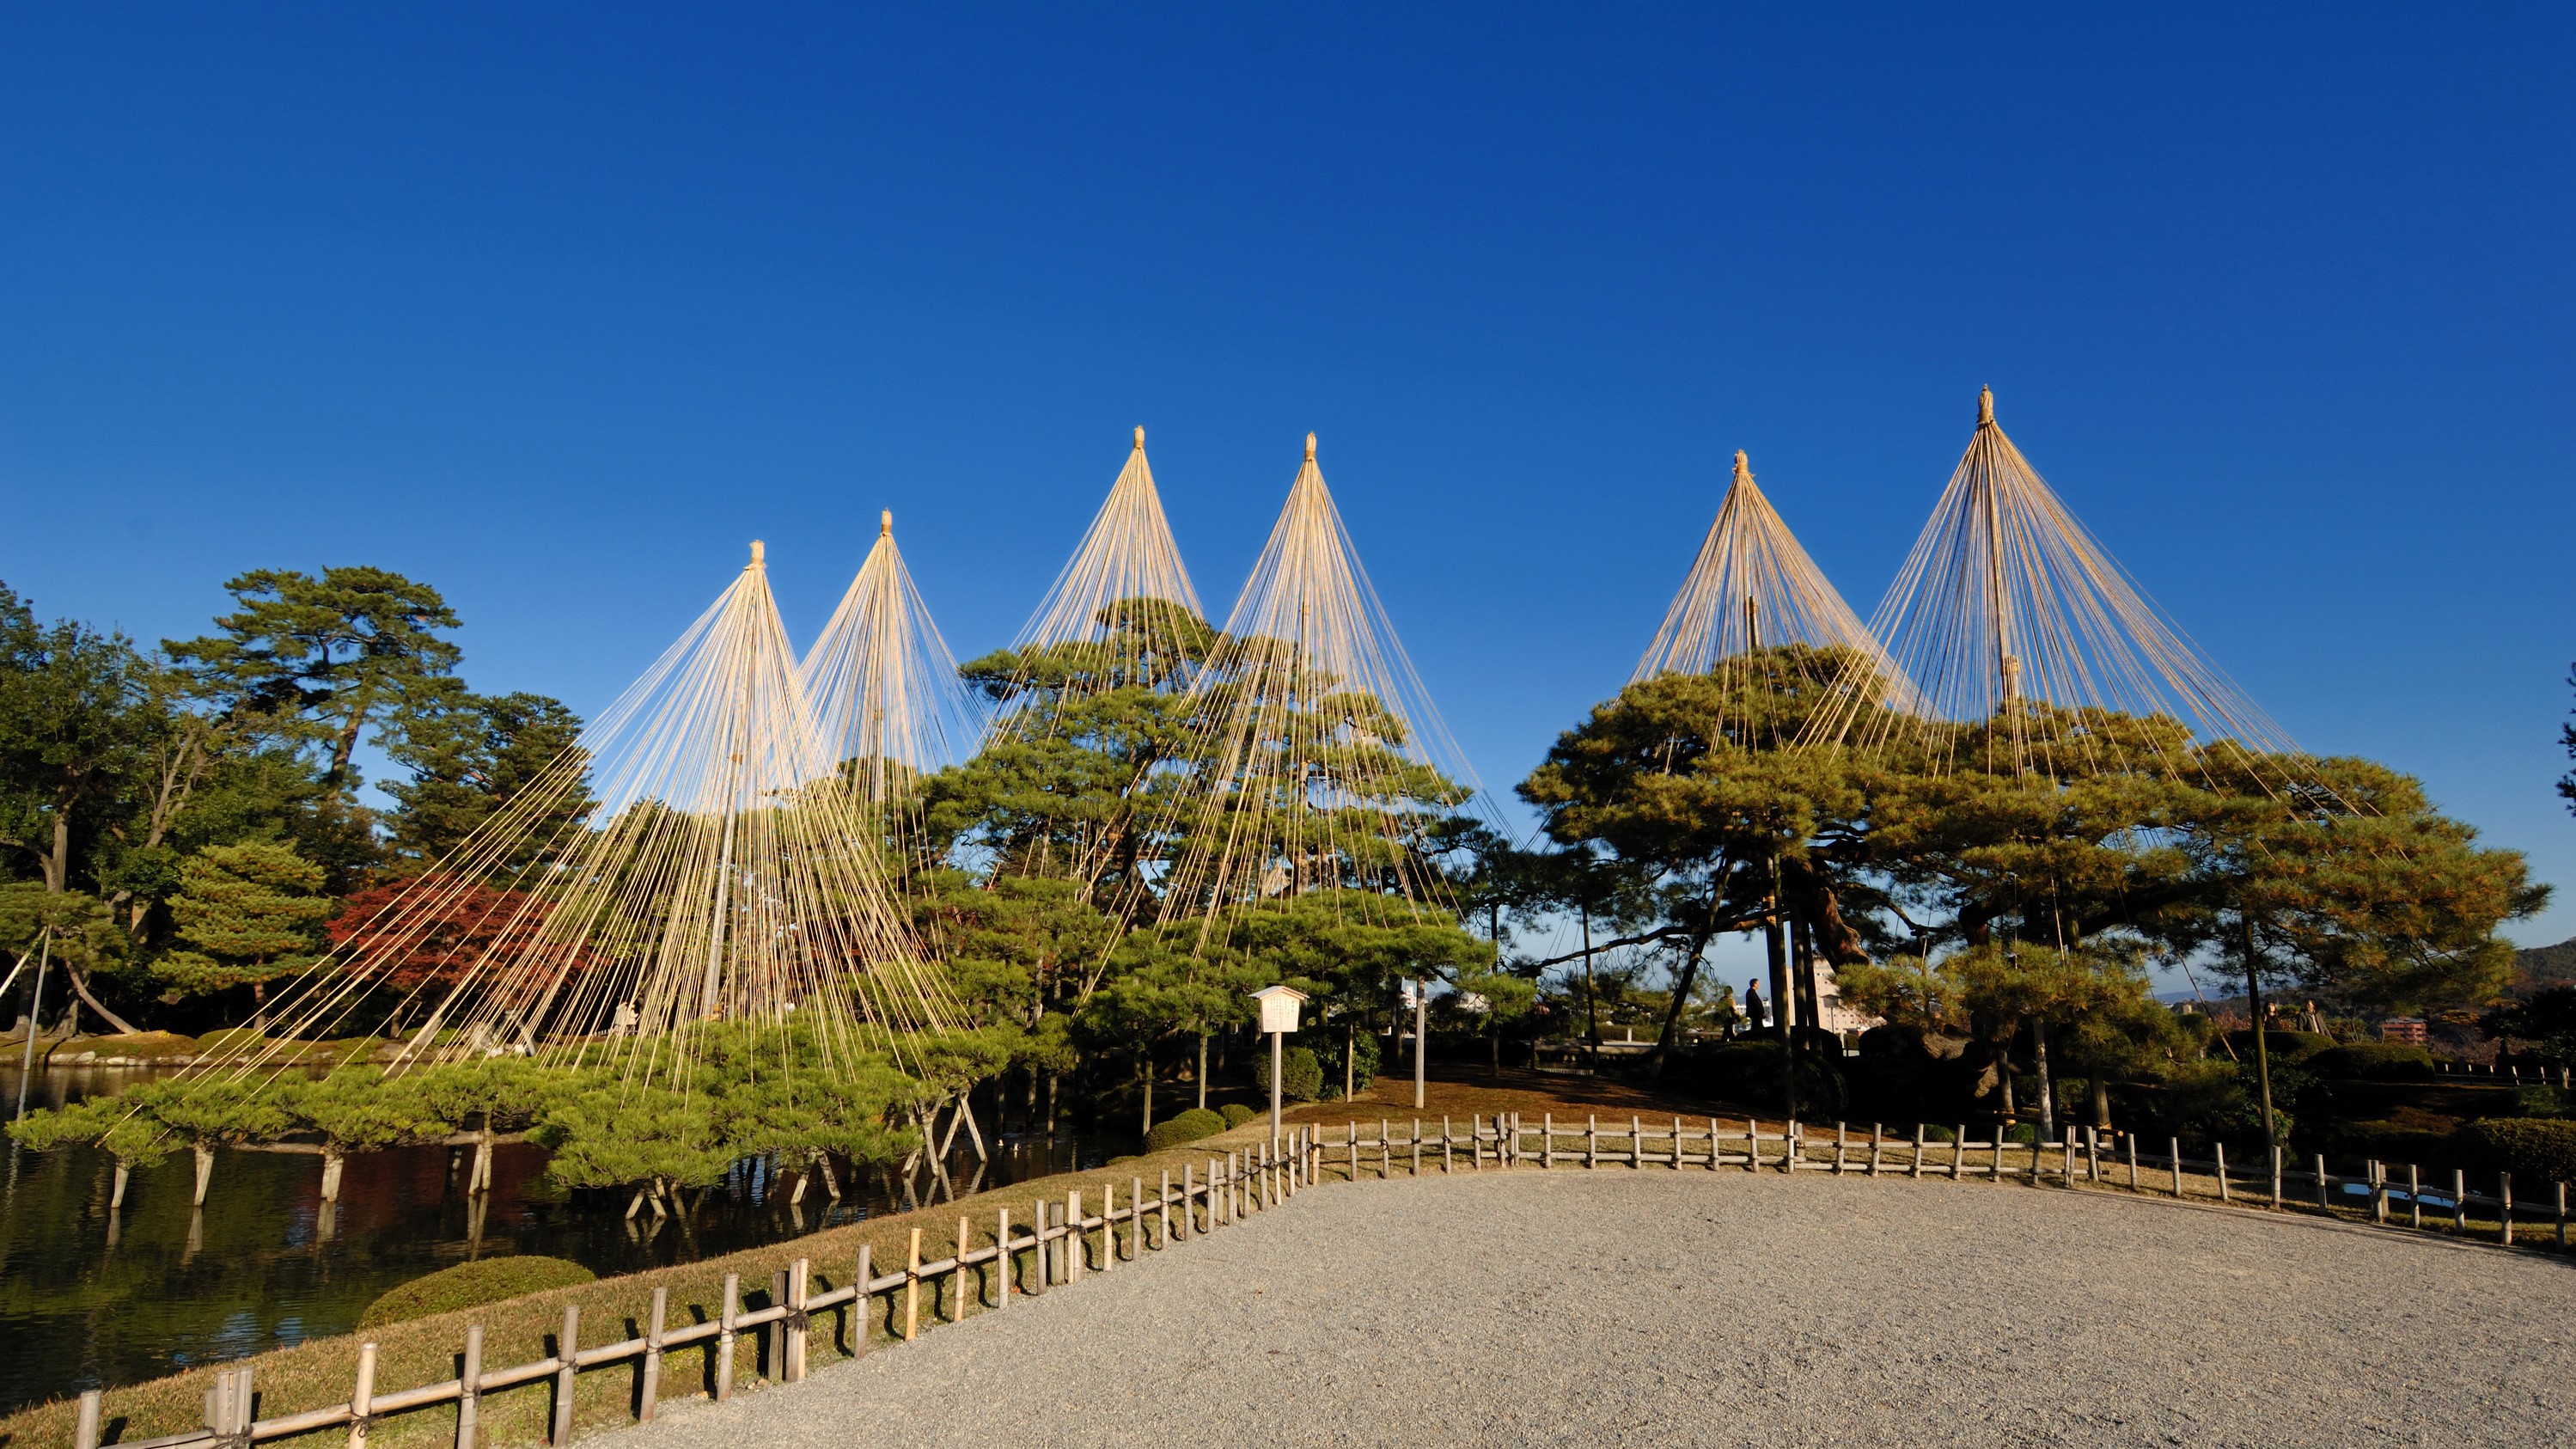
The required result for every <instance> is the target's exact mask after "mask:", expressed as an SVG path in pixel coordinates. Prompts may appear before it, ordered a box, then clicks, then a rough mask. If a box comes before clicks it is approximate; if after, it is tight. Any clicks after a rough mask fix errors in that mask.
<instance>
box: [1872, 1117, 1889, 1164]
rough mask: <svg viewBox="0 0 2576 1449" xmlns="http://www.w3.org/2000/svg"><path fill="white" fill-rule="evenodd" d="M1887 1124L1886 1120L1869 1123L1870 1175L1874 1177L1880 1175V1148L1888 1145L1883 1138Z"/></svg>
mask: <svg viewBox="0 0 2576 1449" xmlns="http://www.w3.org/2000/svg"><path fill="white" fill-rule="evenodd" d="M1886 1125H1887V1124H1886V1123H1884V1122H1872V1123H1870V1124H1869V1175H1870V1176H1872V1177H1876V1176H1878V1154H1879V1151H1880V1149H1881V1148H1882V1147H1884V1146H1885V1145H1886V1144H1885V1142H1884V1140H1883V1137H1884V1133H1883V1130H1882V1129H1884V1128H1885V1127H1886Z"/></svg>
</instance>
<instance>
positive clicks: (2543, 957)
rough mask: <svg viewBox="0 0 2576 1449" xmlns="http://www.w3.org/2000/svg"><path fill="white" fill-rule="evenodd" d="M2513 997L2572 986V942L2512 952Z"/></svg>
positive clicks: (2575, 967) (2575, 979)
mask: <svg viewBox="0 0 2576 1449" xmlns="http://www.w3.org/2000/svg"><path fill="white" fill-rule="evenodd" d="M2513 974H2514V978H2515V979H2514V994H2515V995H2517V996H2519V995H2521V994H2523V993H2524V992H2528V991H2537V990H2539V989H2540V988H2541V987H2543V986H2565V985H2569V984H2576V940H2570V941H2561V942H2559V943H2558V944H2557V945H2555V946H2534V947H2532V948H2531V949H2530V950H2528V951H2516V952H2514V953H2513Z"/></svg>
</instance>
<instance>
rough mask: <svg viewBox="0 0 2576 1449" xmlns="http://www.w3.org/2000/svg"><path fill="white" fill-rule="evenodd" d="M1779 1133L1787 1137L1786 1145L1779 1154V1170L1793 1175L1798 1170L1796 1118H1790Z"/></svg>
mask: <svg viewBox="0 0 2576 1449" xmlns="http://www.w3.org/2000/svg"><path fill="white" fill-rule="evenodd" d="M1780 1135H1781V1136H1782V1137H1783V1138H1785V1139H1787V1147H1786V1149H1785V1150H1784V1151H1782V1152H1781V1154H1780V1170H1781V1171H1782V1172H1784V1173H1789V1174H1793V1175H1794V1174H1795V1173H1796V1172H1797V1170H1798V1119H1797V1118H1795V1117H1792V1118H1790V1119H1789V1125H1788V1126H1787V1127H1786V1128H1785V1129H1783V1130H1782V1132H1781V1134H1780Z"/></svg>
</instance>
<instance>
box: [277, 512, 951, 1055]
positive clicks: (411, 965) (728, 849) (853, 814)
mask: <svg viewBox="0 0 2576 1449" xmlns="http://www.w3.org/2000/svg"><path fill="white" fill-rule="evenodd" d="M839 763H840V759H839V756H838V755H837V753H836V752H835V751H834V750H833V749H831V748H830V747H829V746H827V744H826V743H825V741H824V739H823V737H822V735H821V734H820V732H819V731H818V730H817V728H816V726H815V722H814V715H813V711H812V710H811V709H810V708H809V707H808V704H807V701H806V697H805V692H804V689H803V688H802V685H801V683H800V680H799V678H798V674H797V666H796V658H795V655H794V653H793V652H792V651H791V650H790V649H789V647H788V642H787V635H786V631H785V629H784V628H783V627H782V626H781V625H780V623H779V619H778V611H777V606H776V603H775V601H774V600H773V599H772V597H771V595H770V590H769V579H768V572H767V569H766V566H765V563H764V560H763V556H762V550H761V546H760V545H759V544H757V543H755V544H753V545H752V546H751V561H750V563H749V565H748V566H747V567H745V568H744V569H743V571H742V573H741V574H740V575H739V576H738V577H736V578H735V580H734V582H733V584H732V585H731V586H730V587H729V588H727V589H726V590H725V591H724V593H723V594H722V595H721V596H720V597H719V598H717V600H716V601H715V603H714V604H713V605H712V606H711V607H710V608H708V609H707V611H706V612H705V613H704V614H702V615H700V616H699V617H698V619H697V620H696V622H694V623H692V624H691V625H690V626H689V627H688V629H687V631H686V632H685V633H683V634H682V635H681V637H680V638H679V640H678V641H677V642H676V643H674V644H673V645H672V646H671V647H670V649H669V650H668V651H666V652H665V653H664V654H663V656H662V657H661V658H660V659H659V660H658V661H656V662H655V663H654V665H653V667H652V668H651V669H650V670H648V671H646V673H645V675H644V676H643V678H642V679H640V680H638V681H637V682H636V683H635V684H634V685H633V686H632V687H631V688H629V689H628V691H627V692H626V694H625V695H624V696H622V697H621V698H620V699H619V700H618V701H617V702H616V703H615V704H613V705H611V706H610V707H609V708H608V709H607V710H606V711H605V712H603V713H602V714H601V715H600V717H599V718H598V720H596V721H595V722H594V723H593V724H592V725H591V726H590V728H589V729H587V730H585V731H584V732H583V735H582V740H581V743H580V744H579V745H578V746H577V747H575V748H574V749H572V750H569V751H567V752H566V753H565V754H564V755H563V756H562V757H560V758H558V759H557V760H556V761H554V762H553V764H552V765H550V766H549V767H548V768H547V769H546V770H545V771H544V772H543V774H542V775H541V776H540V777H539V778H538V779H537V780H536V781H535V782H534V783H533V784H531V785H530V786H529V787H528V788H526V789H524V790H522V791H520V792H519V793H518V794H517V795H516V796H514V797H512V798H511V799H510V800H509V801H508V802H507V803H506V804H505V805H504V806H503V807H502V808H501V809H499V810H498V811H496V812H495V813H494V814H493V815H492V816H491V817H490V818H488V819H487V820H485V821H484V823H483V824H482V825H480V826H478V827H477V828H476V829H475V830H474V831H473V832H472V833H471V834H470V835H469V836H468V837H467V838H466V840H465V841H464V843H463V844H461V845H460V846H459V847H457V849H456V850H455V851H453V852H452V853H451V854H450V855H449V856H448V857H447V858H446V859H444V860H441V861H439V862H438V863H437V864H436V865H435V866H433V867H432V868H430V869H428V870H426V871H424V872H422V873H421V874H419V875H417V876H414V877H411V878H410V879H409V880H407V881H405V882H403V883H402V884H401V886H400V888H399V889H398V890H397V891H396V892H395V893H394V895H393V896H392V898H391V899H390V900H389V901H388V902H387V903H385V904H384V905H383V906H382V907H381V908H380V909H378V910H377V911H375V912H374V913H373V915H372V916H371V917H369V918H368V919H366V920H363V921H361V922H359V923H357V924H356V928H355V929H354V930H353V931H352V932H350V934H349V935H348V937H347V939H346V940H345V941H344V942H343V943H342V945H341V946H339V947H338V948H336V949H335V950H333V951H332V952H331V953H330V954H329V955H327V956H325V957H324V958H323V959H322V960H321V961H320V962H319V963H318V964H317V965H316V966H315V967H314V968H312V969H311V970H310V971H308V972H307V973H305V974H304V975H303V976H302V977H300V978H298V980H297V982H296V984H295V985H294V986H293V987H292V988H291V989H290V991H289V992H288V993H287V994H286V996H285V998H284V999H283V1000H282V1001H281V1002H280V1003H279V1005H278V1007H277V1009H276V1011H275V1012H274V1019H275V1021H276V1022H277V1034H278V1035H279V1036H280V1037H282V1038H288V1039H292V1038H299V1037H301V1038H314V1037H324V1036H331V1035H336V1034H337V1033H336V1032H335V1030H334V1027H335V1025H336V1024H337V1023H338V1022H339V1021H341V1020H342V1019H343V1018H345V1017H346V1016H347V1015H348V1014H349V1013H350V1012H351V1010H352V1009H353V1008H354V1007H355V1006H357V1005H358V1004H359V1002H360V1000H361V998H362V997H364V996H366V995H367V994H369V993H375V992H382V991H388V990H390V991H394V992H397V993H399V995H398V1004H397V1006H396V1008H395V1011H394V1014H393V1021H394V1022H395V1023H396V1026H395V1028H394V1029H395V1030H396V1032H397V1033H398V1034H399V1035H401V1037H402V1038H403V1042H404V1045H403V1047H402V1055H401V1058H400V1060H399V1062H398V1064H397V1069H399V1068H400V1067H401V1066H407V1065H410V1064H414V1063H425V1062H432V1061H440V1060H448V1059H457V1058H472V1057H480V1056H487V1055H495V1054H514V1055H522V1056H528V1057H533V1058H535V1059H537V1060H539V1061H541V1062H549V1063H557V1064H564V1065H588V1066H598V1067H605V1068H608V1069H611V1070H613V1071H615V1072H616V1073H618V1074H619V1075H620V1076H621V1077H622V1078H623V1079H625V1080H627V1081H629V1082H644V1083H655V1084H661V1085H666V1086H670V1087H674V1088H677V1089H680V1090H684V1091H685V1090H687V1088H688V1084H689V1080H690V1077H691V1072H692V1068H693V1066H694V1064H695V1061H696V1059H697V1054H698V1051H699V1047H700V1044H701V1041H702V1038H703V1031H702V1029H703V1028H706V1027H708V1026H710V1025H711V1024H714V1023H744V1024H749V1025H753V1026H763V1025H765V1026H772V1027H787V1026H789V1025H790V1024H792V1026H793V1031H794V1034H795V1035H796V1036H798V1037H799V1038H801V1039H802V1041H801V1043H800V1044H798V1051H797V1053H796V1054H798V1055H802V1056H803V1057H804V1058H805V1059H807V1060H809V1061H811V1060H819V1061H820V1062H821V1063H823V1065H824V1069H825V1070H826V1072H827V1073H828V1072H829V1071H831V1070H833V1069H835V1067H836V1066H837V1064H841V1063H849V1062H854V1061H856V1060H857V1059H859V1058H860V1056H861V1055H862V1054H867V1053H874V1052H887V1053H891V1054H892V1055H893V1056H894V1057H895V1058H896V1059H897V1060H898V1061H904V1062H909V1061H910V1059H911V1057H912V1053H911V1052H910V1050H909V1046H910V1043H911V1042H912V1041H913V1040H914V1038H915V1037H916V1035H917V1034H918V1033H922V1032H925V1031H934V1030H939V1029H942V1028H944V1027H945V1026H947V1025H948V1024H949V1023H950V1022H951V1021H953V1020H954V1019H955V1017H956V1015H957V1013H956V1011H955V1009H954V1004H953V1000H952V998H951V996H950V993H949V992H948V990H947V988H946V986H945V985H944V983H943V982H942V980H941V979H940V978H939V977H938V976H937V975H936V973H935V972H933V971H932V970H931V969H929V968H928V967H927V966H926V965H925V964H924V963H923V961H922V959H921V954H920V952H919V950H918V949H917V947H916V946H915V944H914V942H913V938H912V935H911V931H910V928H909V926H908V924H907V922H906V918H905V916H904V914H903V912H902V911H901V910H900V909H899V908H898V907H897V905H896V903H895V900H894V898H893V896H892V895H891V894H890V892H889V890H888V888H887V885H886V882H885V880H884V878H883V875H882V870H881V867H880V865H879V863H878V862H879V854H878V852H879V846H878V843H877V837H876V836H875V834H874V833H873V831H872V829H871V824H870V821H869V820H868V818H867V816H866V813H865V811H864V809H863V807H862V805H861V803H860V801H859V799H858V797H857V796H856V794H855V793H854V792H852V791H850V790H847V789H844V788H842V787H841V786H840V784H839V783H838V781H837V780H836V778H835V769H836V766H837V765H838V764H839ZM586 791H587V792H589V793H586ZM591 794H595V796H596V803H595V805H588V806H587V807H586V808H585V805H584V802H586V801H587V800H589V799H590V796H591ZM406 983H408V984H406ZM781 1045H782V1050H783V1049H785V1048H786V1046H787V1045H788V1044H786V1043H784V1042H782V1044H781ZM261 1065H263V1064H261V1063H256V1062H254V1063H250V1064H246V1065H241V1066H235V1067H231V1068H228V1069H227V1070H234V1071H255V1070H258V1069H259V1068H260V1067H261Z"/></svg>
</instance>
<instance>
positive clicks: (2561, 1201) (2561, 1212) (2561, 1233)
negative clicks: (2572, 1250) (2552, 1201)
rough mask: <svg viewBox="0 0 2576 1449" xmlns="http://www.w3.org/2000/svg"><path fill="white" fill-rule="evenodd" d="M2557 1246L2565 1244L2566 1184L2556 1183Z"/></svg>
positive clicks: (2564, 1245)
mask: <svg viewBox="0 0 2576 1449" xmlns="http://www.w3.org/2000/svg"><path fill="white" fill-rule="evenodd" d="M2558 1246H2560V1247H2562V1248H2563V1247H2566V1246H2567V1184H2565V1183H2563V1182H2562V1183H2560V1184H2558Z"/></svg>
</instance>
